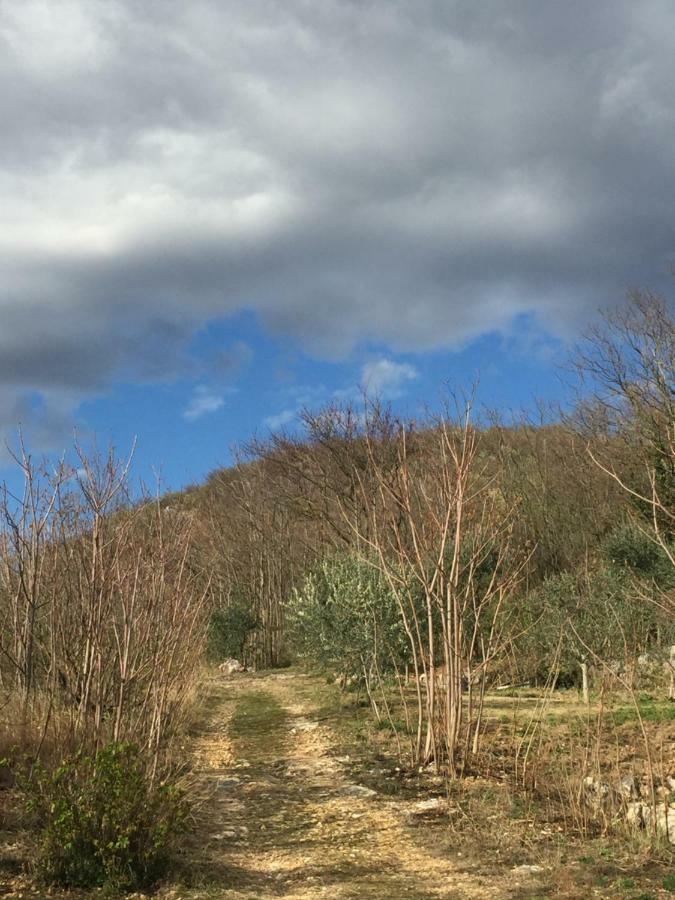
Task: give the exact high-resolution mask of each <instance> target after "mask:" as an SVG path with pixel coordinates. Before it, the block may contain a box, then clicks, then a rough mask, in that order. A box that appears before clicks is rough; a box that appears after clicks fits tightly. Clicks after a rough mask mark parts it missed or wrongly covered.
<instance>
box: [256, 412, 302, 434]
mask: <svg viewBox="0 0 675 900" xmlns="http://www.w3.org/2000/svg"><path fill="white" fill-rule="evenodd" d="M298 413H299V409H297V408H296V409H284V410H282V411H281V412H280V413H277V414H276V415H273V416H267V418H265V419H263V425H265V426H266V427H267V428H269V429H270V431H278V430H279V429H280V428H283V427H284V425H290V424H291V422H293V421H295V419H297V417H298Z"/></svg>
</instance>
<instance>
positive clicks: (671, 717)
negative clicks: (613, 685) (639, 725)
mask: <svg viewBox="0 0 675 900" xmlns="http://www.w3.org/2000/svg"><path fill="white" fill-rule="evenodd" d="M638 708H639V710H640V715H641V716H642V718H643V719H644V720H645V722H675V704H673V703H672V702H670V701H668V700H663V701H659V700H640V701H638ZM609 715H610V716H611V717H612V719H613V721H614V724H615V725H624V724H625V723H626V722H635V721H637V718H638V714H637V710H636V709H635V707H634V706H620V707H618V708H617V709H614V710H612V712H610V714H609Z"/></svg>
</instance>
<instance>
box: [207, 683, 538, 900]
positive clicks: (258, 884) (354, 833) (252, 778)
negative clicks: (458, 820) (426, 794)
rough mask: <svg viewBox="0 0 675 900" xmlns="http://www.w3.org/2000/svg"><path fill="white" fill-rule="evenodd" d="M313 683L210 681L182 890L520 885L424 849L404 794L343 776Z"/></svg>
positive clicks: (389, 893)
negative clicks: (192, 883) (202, 828)
mask: <svg viewBox="0 0 675 900" xmlns="http://www.w3.org/2000/svg"><path fill="white" fill-rule="evenodd" d="M318 684H319V683H318V682H317V681H315V680H314V679H311V678H308V677H306V676H303V675H301V674H299V673H294V672H289V673H284V672H282V673H269V674H264V675H245V676H238V677H235V678H232V679H227V680H223V681H220V682H218V681H214V682H212V683H211V685H210V690H211V692H212V694H211V698H210V699H211V702H210V709H211V712H210V721H209V724H208V726H207V728H206V730H205V731H204V733H203V734H202V735H201V736H200V737H199V739H198V740H197V746H196V757H197V760H198V766H199V768H200V770H201V777H202V781H203V783H204V785H205V786H206V788H207V790H208V792H209V796H210V800H209V801H208V802H207V803H206V806H205V810H208V819H209V831H210V834H209V836H208V838H207V840H206V843H205V844H204V845H202V846H203V850H202V852H203V853H204V854H205V857H206V858H205V859H204V860H203V862H204V872H205V876H206V880H207V881H208V887H206V885H205V887H204V889H203V890H197V889H193V890H192V891H191V892H190V897H192V898H201V897H204V898H206V897H209V898H215V897H222V898H232V900H244V898H246V900H249V898H261V900H264V898H276V897H283V898H288V900H295V898H297V900H301V898H302V900H313V898H320V897H323V898H331V900H347V898H384V897H387V898H390V900H396V898H405V897H410V898H416V900H425V898H463V897H466V898H471V897H491V898H499V897H514V896H523V895H522V894H519V892H518V886H517V884H515V883H514V884H511V885H510V886H508V885H507V883H506V882H507V881H508V880H509V873H506V879H505V880H504V881H502V880H501V879H500V883H495V881H494V880H493V879H487V878H480V877H478V876H476V875H473V874H471V873H466V872H462V871H461V869H460V868H459V866H458V864H457V863H453V862H452V861H450V860H448V859H446V858H443V857H442V856H441V855H440V854H434V853H433V847H430V846H427V845H425V836H426V837H427V842H428V837H429V836H428V835H425V829H424V827H423V826H418V827H416V828H411V827H410V824H409V819H408V818H407V816H406V810H405V808H403V807H404V806H405V804H402V803H401V802H400V801H395V800H393V799H392V798H391V797H386V796H384V795H380V794H379V793H376V792H369V789H368V788H365V787H364V786H363V785H359V784H355V783H354V782H353V781H352V780H350V778H349V777H348V771H347V760H345V759H344V758H339V757H338V756H337V755H336V754H337V752H338V751H337V749H336V738H335V735H334V734H333V732H332V730H331V725H330V714H326V712H325V708H324V710H323V711H322V713H321V720H319V715H318V713H319V700H318V699H317V686H318ZM206 873H208V875H206Z"/></svg>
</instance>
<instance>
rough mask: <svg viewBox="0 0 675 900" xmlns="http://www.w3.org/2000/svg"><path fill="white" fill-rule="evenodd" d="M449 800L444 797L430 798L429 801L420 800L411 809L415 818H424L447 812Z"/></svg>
mask: <svg viewBox="0 0 675 900" xmlns="http://www.w3.org/2000/svg"><path fill="white" fill-rule="evenodd" d="M447 805H448V804H447V800H446V799H445V798H444V797H430V798H429V799H428V800H420V801H419V802H418V803H415V804H414V806H413V807H412V808H411V809H410V814H411V815H413V816H424V815H427V814H428V813H437V812H445V810H446V808H447Z"/></svg>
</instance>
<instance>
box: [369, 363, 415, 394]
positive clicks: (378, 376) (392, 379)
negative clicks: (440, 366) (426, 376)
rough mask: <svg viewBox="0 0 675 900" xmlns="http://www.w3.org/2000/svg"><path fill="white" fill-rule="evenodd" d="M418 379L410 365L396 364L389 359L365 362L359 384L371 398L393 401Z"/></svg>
mask: <svg viewBox="0 0 675 900" xmlns="http://www.w3.org/2000/svg"><path fill="white" fill-rule="evenodd" d="M418 377H419V372H418V371H417V369H416V368H415V367H414V366H412V365H410V363H397V362H394V360H391V359H377V360H372V361H370V362H367V363H366V364H365V365H364V367H363V369H362V371H361V384H362V386H363V388H364V390H365V392H366V394H368V395H369V396H371V397H381V398H383V399H393V398H395V397H399V396H400V395H401V394H402V393H403V390H404V388H405V386H406V384H409V383H410V382H411V381H414V380H415V379H416V378H418Z"/></svg>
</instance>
